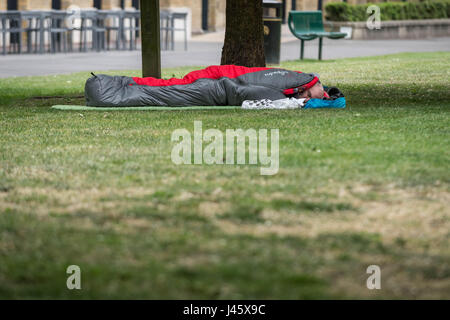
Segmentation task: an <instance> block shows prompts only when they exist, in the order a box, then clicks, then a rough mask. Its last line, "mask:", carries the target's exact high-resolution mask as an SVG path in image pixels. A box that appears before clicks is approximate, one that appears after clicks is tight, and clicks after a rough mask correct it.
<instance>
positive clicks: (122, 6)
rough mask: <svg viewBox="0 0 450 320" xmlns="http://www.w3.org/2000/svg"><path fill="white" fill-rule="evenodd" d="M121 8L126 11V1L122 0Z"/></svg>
mask: <svg viewBox="0 0 450 320" xmlns="http://www.w3.org/2000/svg"><path fill="white" fill-rule="evenodd" d="M120 8H122V9H125V0H120Z"/></svg>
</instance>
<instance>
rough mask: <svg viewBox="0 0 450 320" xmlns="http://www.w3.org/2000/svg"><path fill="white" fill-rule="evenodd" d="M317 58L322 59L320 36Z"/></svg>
mask: <svg viewBox="0 0 450 320" xmlns="http://www.w3.org/2000/svg"><path fill="white" fill-rule="evenodd" d="M319 60H322V37H320V38H319Z"/></svg>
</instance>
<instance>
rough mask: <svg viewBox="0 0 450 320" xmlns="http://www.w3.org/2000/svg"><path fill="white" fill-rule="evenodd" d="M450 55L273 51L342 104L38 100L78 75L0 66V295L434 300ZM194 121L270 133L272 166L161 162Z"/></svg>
mask: <svg viewBox="0 0 450 320" xmlns="http://www.w3.org/2000/svg"><path fill="white" fill-rule="evenodd" d="M0 60H1V59H0ZM449 66H450V53H449V52H446V53H419V54H398V55H388V56H381V57H371V58H357V59H343V60H334V61H323V62H317V61H291V62H286V63H283V65H282V67H284V68H288V69H295V70H302V71H305V72H318V73H319V74H320V75H321V79H322V81H323V82H324V83H325V84H326V85H336V86H338V87H339V88H340V89H341V90H342V91H343V92H344V93H345V94H346V97H347V105H348V107H347V109H345V110H284V111H275V110H266V111H244V110H228V111H226V110H216V111H214V110H207V111H151V112H145V111H132V112H120V111H112V112H104V111H103V112H95V111H94V112H79V111H75V112H69V111H58V110H53V109H50V106H52V105H54V104H80V105H82V104H84V100H83V98H82V95H83V87H84V82H85V80H86V79H87V78H88V77H89V73H87V72H83V73H77V74H72V75H59V76H47V77H28V78H9V79H0V298H38V299H40V298H63V299H88V298H112V299H116V298H150V299H153V298H169V299H171V298H176V299H197V298H200V299H205V298H206V299H216V298H219V299H220V298H231V299H235V298H236V299H265V298H277V299H303V298H306V299H313V298H376V299H380V298H446V299H449V298H450V246H449V241H450V239H449V238H450V231H449V230H450V219H449V218H450V210H449V203H450V202H449V201H450V193H449V182H450V179H449V178H450V175H449V172H450V166H449V163H450V162H449V160H450V152H449V150H450V149H449V124H450V123H449V119H450V117H449V116H450V113H449V111H450V108H449V107H450V97H449V93H450V68H449ZM193 69H195V68H177V69H166V70H163V74H164V77H172V76H182V75H183V74H185V73H187V72H188V71H191V70H193ZM94 71H96V70H94ZM99 73H100V72H99ZM108 73H109V74H124V75H125V74H126V75H139V73H138V71H135V70H134V71H128V72H124V71H121V72H113V71H108ZM194 120H201V121H202V122H203V128H204V129H207V128H217V129H220V130H222V131H225V130H226V129H234V128H242V129H248V128H254V129H259V128H267V129H271V128H278V129H279V131H280V169H279V172H278V174H276V175H274V176H261V175H260V174H259V165H236V166H233V165H180V166H177V165H175V164H173V163H172V162H171V158H170V155H171V149H172V146H173V145H174V143H173V142H171V140H170V139H171V134H172V132H173V130H175V129H177V128H187V129H189V130H192V129H193V124H194ZM372 264H374V265H379V266H380V268H381V273H382V289H381V290H368V289H367V288H366V279H367V278H368V276H369V275H368V274H367V273H366V268H367V266H369V265H372ZM69 265H79V266H80V268H81V271H82V280H81V285H82V290H79V291H77V290H73V291H70V290H68V289H67V288H66V279H67V277H68V275H67V274H66V268H67V266H69Z"/></svg>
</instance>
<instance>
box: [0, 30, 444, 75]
mask: <svg viewBox="0 0 450 320" xmlns="http://www.w3.org/2000/svg"><path fill="white" fill-rule="evenodd" d="M223 39H224V33H223V32H216V33H210V34H204V35H201V36H197V37H193V38H192V40H191V41H190V42H189V50H188V51H184V50H183V45H182V44H181V43H177V44H176V46H175V49H176V51H163V52H162V54H161V65H162V67H163V68H167V67H178V66H186V65H191V66H205V65H214V64H220V55H221V51H222V46H223ZM317 44H318V41H317V40H315V41H309V42H306V45H305V58H314V59H316V58H317V54H318V46H317ZM299 51H300V41H298V40H296V39H295V38H293V37H292V36H291V35H290V34H289V33H288V32H287V31H286V29H283V37H282V46H281V59H282V60H283V61H285V60H295V59H298V58H299ZM423 51H450V38H434V39H424V40H370V41H368V40H328V39H325V40H324V48H323V59H336V58H345V57H362V56H374V55H382V54H390V53H399V52H423ZM140 68H141V55H140V51H131V52H130V51H121V52H116V51H110V52H102V53H70V54H54V55H50V54H46V55H26V54H24V55H7V56H1V55H0V78H6V77H13V76H33V75H51V74H61V73H72V72H78V71H96V72H98V71H104V70H129V69H140Z"/></svg>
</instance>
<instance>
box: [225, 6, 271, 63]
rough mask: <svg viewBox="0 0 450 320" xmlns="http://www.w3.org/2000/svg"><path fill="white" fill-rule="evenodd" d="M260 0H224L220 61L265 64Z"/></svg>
mask: <svg viewBox="0 0 450 320" xmlns="http://www.w3.org/2000/svg"><path fill="white" fill-rule="evenodd" d="M262 15H263V8H262V0H227V9H226V27H225V43H224V45H223V48H222V60H221V64H222V65H225V64H234V65H238V66H245V67H265V66H266V61H265V55H264V25H263V19H262Z"/></svg>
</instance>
